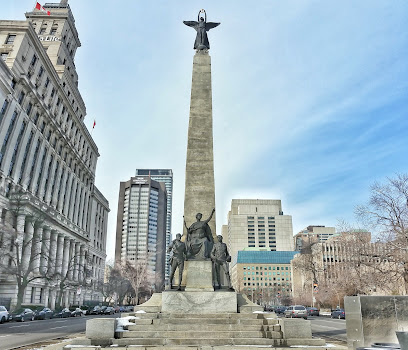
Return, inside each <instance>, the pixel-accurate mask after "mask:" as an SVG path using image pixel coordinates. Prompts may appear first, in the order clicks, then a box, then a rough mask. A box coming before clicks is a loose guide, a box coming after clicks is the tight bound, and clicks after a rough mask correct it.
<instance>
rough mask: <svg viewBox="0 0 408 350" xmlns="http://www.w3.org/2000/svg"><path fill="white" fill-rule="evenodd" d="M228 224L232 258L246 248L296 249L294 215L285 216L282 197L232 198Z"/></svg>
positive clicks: (228, 240) (225, 229) (227, 230)
mask: <svg viewBox="0 0 408 350" xmlns="http://www.w3.org/2000/svg"><path fill="white" fill-rule="evenodd" d="M226 226H227V227H223V233H225V232H226V233H227V237H226V238H227V242H226V243H227V244H228V249H229V252H230V254H231V256H232V257H235V255H236V254H237V253H238V251H240V250H243V249H245V248H259V249H263V250H269V251H293V228H292V216H290V215H283V212H282V204H281V201H280V200H266V199H233V200H232V202H231V210H230V211H229V212H228V225H226Z"/></svg>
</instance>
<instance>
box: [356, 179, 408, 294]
mask: <svg viewBox="0 0 408 350" xmlns="http://www.w3.org/2000/svg"><path fill="white" fill-rule="evenodd" d="M356 214H357V216H358V218H359V219H360V220H361V221H362V222H364V223H365V224H366V225H367V226H369V227H371V229H372V230H373V231H374V232H376V234H377V240H378V242H379V243H380V242H382V243H383V244H384V247H383V249H382V250H381V251H379V252H378V254H377V259H378V260H381V261H382V262H383V263H384V264H383V267H384V268H385V267H386V268H387V269H388V271H389V273H390V275H392V276H393V277H394V278H395V279H397V280H398V279H400V280H401V282H402V284H403V291H402V292H403V294H407V293H408V174H398V175H396V176H395V177H394V178H387V181H385V182H384V183H379V182H376V183H374V184H373V185H372V186H371V189H370V199H369V201H368V203H367V204H366V205H361V206H358V207H357V208H356Z"/></svg>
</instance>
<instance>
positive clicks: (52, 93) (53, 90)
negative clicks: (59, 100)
mask: <svg viewBox="0 0 408 350" xmlns="http://www.w3.org/2000/svg"><path fill="white" fill-rule="evenodd" d="M54 95H55V89H54V88H52V90H51V97H54Z"/></svg>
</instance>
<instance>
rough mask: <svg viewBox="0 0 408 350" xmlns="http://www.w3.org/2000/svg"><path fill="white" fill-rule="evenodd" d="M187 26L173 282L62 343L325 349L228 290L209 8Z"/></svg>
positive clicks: (298, 324)
mask: <svg viewBox="0 0 408 350" xmlns="http://www.w3.org/2000/svg"><path fill="white" fill-rule="evenodd" d="M184 24H185V25H187V26H189V27H192V28H194V29H195V30H196V39H195V42H194V49H195V55H194V58H193V73H192V86H191V101H190V117H189V124H188V143H187V159H186V180H185V197H184V232H183V235H181V234H177V235H176V239H175V240H174V241H173V243H172V244H171V245H170V247H169V250H170V251H171V252H172V253H173V256H172V259H171V279H172V280H173V277H174V279H175V280H174V283H171V284H170V286H167V288H166V290H164V291H162V292H161V293H154V294H153V296H152V297H151V298H150V300H148V301H147V302H146V303H144V304H141V305H138V306H137V307H135V312H133V313H127V314H121V318H120V319H116V320H115V319H111V318H95V319H92V320H89V321H87V326H86V338H80V339H77V340H76V341H75V342H73V343H72V345H67V346H65V348H66V349H69V348H71V347H72V348H75V347H78V346H79V345H81V346H83V347H84V348H89V349H90V348H97V347H98V346H102V347H110V346H113V347H114V348H115V349H127V348H137V349H159V348H160V349H173V350H175V349H189V350H193V349H196V350H198V349H202V350H204V349H206V350H210V349H214V350H215V349H240V350H245V349H252V350H254V349H261V348H262V349H265V348H272V347H289V346H298V347H299V348H302V346H319V347H320V349H324V346H325V341H324V340H322V339H317V338H312V332H311V325H310V321H306V320H303V319H278V318H277V317H276V315H275V314H274V313H264V312H263V308H262V307H261V306H259V305H256V304H254V303H252V302H251V301H250V300H249V299H248V298H247V297H246V296H244V295H241V294H239V293H237V292H236V291H234V290H233V289H232V287H231V284H230V279H229V274H228V262H229V261H230V259H231V257H230V256H229V253H228V249H227V246H226V244H225V243H223V242H222V237H221V236H217V235H216V225H215V218H216V217H215V186H214V157H213V119H212V118H213V116H212V89H211V57H210V55H209V49H210V43H209V40H208V35H207V32H208V31H209V30H210V29H213V28H215V27H217V26H218V25H219V24H220V23H213V22H207V14H206V12H205V11H204V10H200V11H199V13H198V18H197V21H184ZM213 271H214V272H213ZM222 281H225V282H224V284H225V285H222V283H223V282H222ZM172 282H173V281H172ZM75 344H76V345H75ZM331 348H336V346H334V345H333V346H331ZM337 348H342V347H337ZM309 349H310V348H309ZM342 349H344V348H342Z"/></svg>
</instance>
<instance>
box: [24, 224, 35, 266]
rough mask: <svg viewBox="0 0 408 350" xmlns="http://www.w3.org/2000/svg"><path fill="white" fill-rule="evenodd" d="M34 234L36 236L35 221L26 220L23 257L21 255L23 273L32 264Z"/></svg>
mask: <svg viewBox="0 0 408 350" xmlns="http://www.w3.org/2000/svg"><path fill="white" fill-rule="evenodd" d="M33 236H34V225H33V222H32V221H31V220H30V219H29V220H26V224H25V234H24V242H23V250H22V257H21V258H22V260H21V263H22V270H23V273H24V272H25V271H27V269H28V268H29V265H30V259H31V248H32V244H33Z"/></svg>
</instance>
